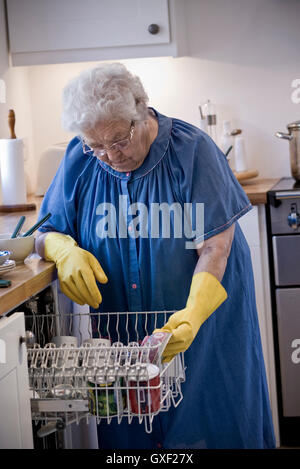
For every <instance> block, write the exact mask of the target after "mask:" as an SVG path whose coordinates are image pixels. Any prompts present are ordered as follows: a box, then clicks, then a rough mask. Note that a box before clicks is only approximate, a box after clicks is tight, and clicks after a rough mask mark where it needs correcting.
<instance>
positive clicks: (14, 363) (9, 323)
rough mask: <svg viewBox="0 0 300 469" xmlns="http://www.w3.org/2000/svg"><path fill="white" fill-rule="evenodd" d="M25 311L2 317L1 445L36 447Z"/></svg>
mask: <svg viewBox="0 0 300 469" xmlns="http://www.w3.org/2000/svg"><path fill="white" fill-rule="evenodd" d="M24 335H25V325H24V314H23V313H15V314H13V315H12V316H10V317H8V318H6V317H5V318H0V396H1V400H0V422H1V424H0V448H1V449H32V448H33V437H32V423H31V408H30V394H29V381H28V369H27V354H26V345H25V343H22V344H21V343H20V337H24Z"/></svg>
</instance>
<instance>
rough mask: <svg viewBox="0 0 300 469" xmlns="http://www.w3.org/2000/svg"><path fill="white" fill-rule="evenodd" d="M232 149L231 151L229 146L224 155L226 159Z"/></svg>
mask: <svg viewBox="0 0 300 469" xmlns="http://www.w3.org/2000/svg"><path fill="white" fill-rule="evenodd" d="M232 149H233V146H232V145H230V147H229V148H228V150H227V151H226V153H225V156H226V157H227V156H228V155H229V153H230V152H231V150H232Z"/></svg>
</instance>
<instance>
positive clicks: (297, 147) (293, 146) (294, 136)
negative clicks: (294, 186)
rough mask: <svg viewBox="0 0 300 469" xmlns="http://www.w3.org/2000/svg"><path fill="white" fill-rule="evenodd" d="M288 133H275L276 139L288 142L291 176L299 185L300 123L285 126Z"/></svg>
mask: <svg viewBox="0 0 300 469" xmlns="http://www.w3.org/2000/svg"><path fill="white" fill-rule="evenodd" d="M287 129H288V131H289V133H283V132H276V134H275V135H276V137H278V138H283V139H285V140H288V141H289V142H290V163H291V172H292V176H293V178H294V179H295V180H296V181H299V184H300V121H295V122H292V123H291V124H288V125H287Z"/></svg>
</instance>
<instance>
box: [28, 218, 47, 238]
mask: <svg viewBox="0 0 300 469" xmlns="http://www.w3.org/2000/svg"><path fill="white" fill-rule="evenodd" d="M50 217H51V213H47V215H45V216H44V217H43V218H42V219H41V220H40V221H38V222H37V223H36V224H35V225H33V226H32V227H31V228H29V230H28V231H26V233H24V234H23V235H22V236H23V238H26V237H27V236H31V235H32V234H33V233H34V232H35V231H36V230H37V229H38V228H39V227H40V226H42V225H43V223H45V221H47V220H48V218H50Z"/></svg>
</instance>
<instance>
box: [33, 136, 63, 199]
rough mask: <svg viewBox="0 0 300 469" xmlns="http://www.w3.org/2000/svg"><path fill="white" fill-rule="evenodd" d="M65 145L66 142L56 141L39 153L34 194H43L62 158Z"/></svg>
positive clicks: (39, 195) (40, 195)
mask: <svg viewBox="0 0 300 469" xmlns="http://www.w3.org/2000/svg"><path fill="white" fill-rule="evenodd" d="M67 146H68V143H67V142H63V143H57V144H55V145H52V146H50V147H48V148H46V150H45V151H43V153H42V154H41V157H40V159H39V165H38V171H37V188H36V192H35V195H36V196H38V197H42V196H43V195H45V193H46V191H47V189H48V187H49V186H50V184H51V182H52V179H53V178H54V176H55V174H56V172H57V170H58V167H59V165H60V162H61V160H62V159H63V156H64V154H65V152H66V148H67Z"/></svg>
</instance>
